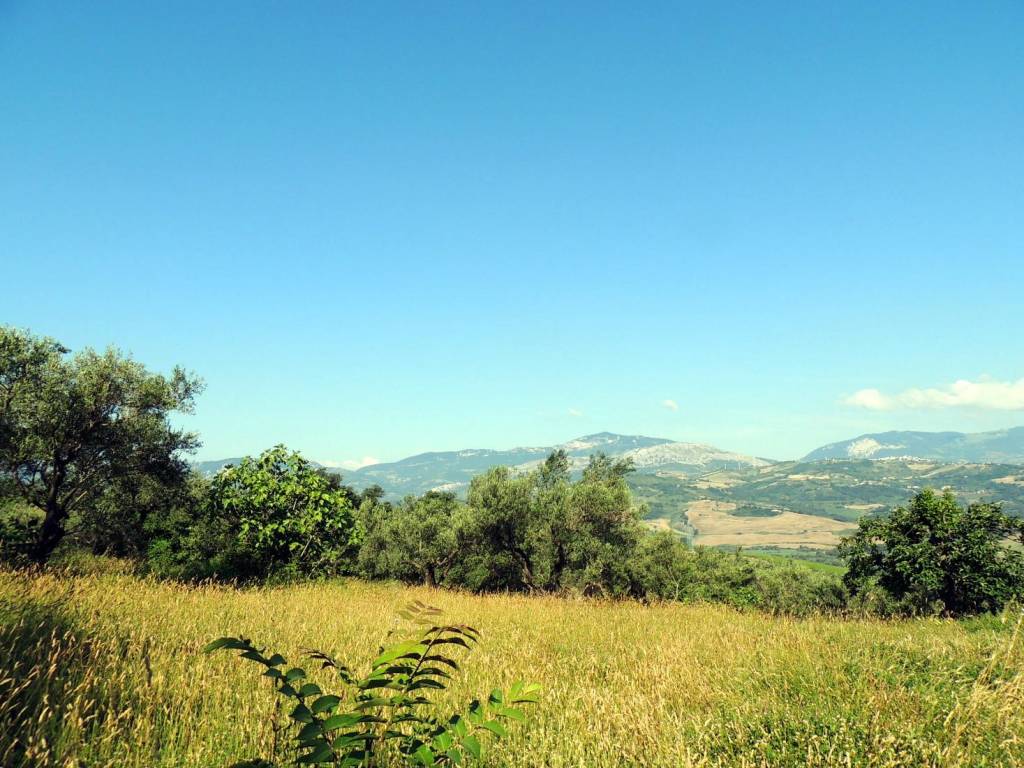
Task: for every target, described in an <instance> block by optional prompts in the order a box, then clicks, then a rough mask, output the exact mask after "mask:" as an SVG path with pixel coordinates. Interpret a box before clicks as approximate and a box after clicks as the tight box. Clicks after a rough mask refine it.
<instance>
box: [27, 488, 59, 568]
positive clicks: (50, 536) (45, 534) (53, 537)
mask: <svg viewBox="0 0 1024 768" xmlns="http://www.w3.org/2000/svg"><path fill="white" fill-rule="evenodd" d="M45 512H46V515H45V516H44V517H43V524H42V526H41V527H40V529H39V539H38V540H37V541H36V545H35V547H33V550H32V559H33V560H34V561H35V562H37V563H40V564H41V563H45V562H46V561H47V560H48V559H49V557H50V555H52V554H53V550H55V549H56V548H57V545H58V544H60V540H61V539H63V538H64V520H65V518H66V517H67V512H65V511H64V508H63V507H61V505H59V504H58V503H57V502H56V501H50V500H47V503H46V509H45Z"/></svg>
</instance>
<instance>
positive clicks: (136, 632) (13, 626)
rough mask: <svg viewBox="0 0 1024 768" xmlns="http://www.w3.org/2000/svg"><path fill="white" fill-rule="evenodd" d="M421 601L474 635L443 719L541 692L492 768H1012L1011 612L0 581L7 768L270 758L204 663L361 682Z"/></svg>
mask: <svg viewBox="0 0 1024 768" xmlns="http://www.w3.org/2000/svg"><path fill="white" fill-rule="evenodd" d="M414 598H418V599H420V600H423V601H426V602H429V603H432V604H435V605H438V606H439V607H441V608H443V609H445V610H446V611H447V612H448V614H449V616H450V617H451V618H452V619H457V620H461V621H465V622H469V623H471V624H473V625H475V626H477V627H479V628H480V629H481V630H482V631H483V635H484V641H483V644H482V646H481V647H480V648H479V650H477V651H476V652H475V653H474V654H473V655H472V656H471V657H470V658H469V659H468V660H467V663H466V664H465V670H466V672H467V675H466V677H465V679H464V680H461V681H460V682H459V684H458V685H457V686H456V687H455V689H454V690H453V691H452V692H451V698H452V700H453V701H464V700H466V699H468V698H469V697H471V696H472V695H477V694H485V693H486V692H487V691H488V690H489V689H490V688H491V687H492V686H494V685H501V684H506V685H507V684H508V683H510V682H512V681H513V680H515V679H519V678H522V679H526V680H530V681H536V682H539V683H541V684H542V685H543V686H544V694H543V700H542V704H541V705H540V706H539V707H538V708H536V709H535V710H534V711H533V712H532V713H531V716H530V719H529V720H528V722H527V723H526V724H525V725H523V726H519V727H517V728H516V729H515V730H514V731H513V734H512V736H511V738H510V740H509V741H508V742H506V743H505V744H504V746H503V747H502V749H501V751H500V752H497V751H495V752H491V753H490V755H491V756H490V758H489V759H488V760H487V763H486V764H488V765H492V766H540V765H544V766H579V767H580V768H584V767H586V768H600V767H601V766H623V765H627V766H633V765H636V766H687V765H694V766H697V765H699V766H716V765H722V766H755V765H829V766H850V765H872V766H897V765H900V766H921V765H943V766H945V765H949V766H1020V765H1024V717H1022V715H1021V713H1022V711H1024V650H1022V640H1024V638H1022V637H1021V632H1022V630H1021V626H1020V625H1021V616H1020V614H1019V613H1017V614H1008V615H1006V616H1003V617H1001V618H991V619H979V620H974V621H972V622H968V623H963V622H961V623H956V622H950V621H938V620H921V621H909V622H893V623H888V622H878V621H838V620H828V619H823V618H819V619H810V620H800V621H796V620H788V619H779V618H771V617H767V616H764V615H758V614H741V613H737V612H735V611H733V610H730V609H727V608H724V607H720V606H703V605H678V604H677V605H661V606H643V605H640V604H636V603H601V602H584V601H572V600H563V599H557V598H548V597H540V598H531V597H522V596H503V595H502V596H489V597H478V596H471V595H463V594H457V593H452V592H442V591H432V590H426V589H406V588H402V587H397V586H386V585H377V584H373V585H371V584H364V583H359V582H351V583H329V584H320V585H305V586H293V587H284V588H278V589H270V588H263V589H252V590H234V589H229V588H223V587H214V586H203V587H197V588H185V587H180V586H173V585H170V584H161V583H156V582H152V581H146V580H139V579H136V578H134V577H131V576H127V575H120V574H117V573H109V574H96V575H87V576H63V577H57V576H53V575H43V576H33V577H28V576H24V575H18V574H12V573H6V572H2V571H0V728H2V732H0V765H4V766H18V765H20V764H30V765H40V766H49V765H59V766H83V767H84V766H89V767H90V768H100V767H101V766H111V768H113V767H114V766H118V767H121V766H124V767H126V768H127V767H132V766H137V767H138V768H142V767H143V766H145V767H146V768H149V767H150V766H167V767H168V768H170V766H174V767H175V768H178V767H183V766H196V767H197V768H198V767H199V766H202V767H203V768H211V767H215V766H226V765H228V764H230V763H231V762H232V761H234V760H239V759H242V758H250V757H254V756H267V755H268V754H269V752H270V750H271V742H272V730H271V726H270V723H271V716H272V714H273V704H274V702H273V699H272V698H271V695H270V693H269V691H268V685H267V681H266V680H261V679H260V678H258V676H257V669H256V667H255V666H254V665H252V664H249V663H248V662H243V661H240V660H238V659H236V658H234V657H233V656H231V655H228V654H217V655H214V656H203V655H201V654H200V653H199V649H200V648H201V647H202V646H203V644H204V643H206V642H207V641H209V640H210V639H212V638H215V637H217V636H220V635H224V634H239V633H241V634H245V635H247V636H250V637H252V638H253V639H254V640H256V641H257V642H258V643H260V644H266V645H268V646H270V647H271V648H272V649H274V650H278V651H280V652H282V653H284V654H285V655H286V656H288V657H289V660H290V661H297V660H298V659H299V656H300V649H302V648H306V647H314V648H323V649H327V650H332V651H334V652H336V653H337V654H338V655H339V656H340V657H341V658H342V659H344V660H347V661H348V662H349V663H351V664H354V665H359V666H362V665H363V664H365V662H366V661H367V660H368V659H369V658H370V655H371V654H372V652H373V651H374V649H375V647H376V645H377V643H378V642H379V640H380V639H381V637H382V634H383V630H384V629H385V628H387V627H388V626H389V625H390V623H391V621H392V617H393V615H394V612H395V610H396V609H397V608H399V607H400V606H402V605H403V604H405V603H406V602H408V601H410V600H412V599H414ZM279 757H283V755H279Z"/></svg>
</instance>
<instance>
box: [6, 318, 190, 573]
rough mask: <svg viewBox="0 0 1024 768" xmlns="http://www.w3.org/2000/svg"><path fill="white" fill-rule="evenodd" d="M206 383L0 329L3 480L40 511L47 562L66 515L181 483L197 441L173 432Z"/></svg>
mask: <svg viewBox="0 0 1024 768" xmlns="http://www.w3.org/2000/svg"><path fill="white" fill-rule="evenodd" d="M200 390H201V382H200V381H199V380H198V379H197V378H196V377H194V376H192V375H190V374H188V373H186V372H185V371H184V370H182V369H181V368H175V369H174V371H173V372H172V373H171V375H170V376H163V375H161V374H156V373H151V372H150V371H148V370H147V369H146V368H145V367H144V366H143V365H142V364H141V363H138V362H136V361H134V360H133V359H131V358H130V357H127V356H125V355H122V354H121V353H120V352H119V351H117V350H116V349H113V348H109V349H107V351H106V352H104V353H98V352H95V351H93V350H91V349H85V350H83V351H81V352H78V353H77V354H75V355H69V354H68V350H67V349H66V348H65V347H63V346H62V345H60V344H59V343H57V342H56V341H54V340H53V339H49V338H42V337H37V336H33V335H32V334H30V333H28V332H26V331H20V330H17V329H13V328H8V327H2V328H0V476H2V477H3V478H4V479H5V484H6V485H7V487H8V488H9V490H10V491H12V492H14V493H16V494H17V495H19V496H20V497H21V498H23V499H24V500H25V501H26V502H27V503H28V504H30V505H32V506H34V507H36V508H38V509H40V510H41V511H42V513H43V517H42V521H41V524H40V525H39V526H38V529H37V531H36V532H35V535H34V537H33V541H32V543H31V546H30V555H31V557H32V559H34V560H36V561H38V562H42V561H44V560H46V559H47V558H48V557H49V556H50V555H51V554H52V553H53V551H54V549H56V547H57V545H58V544H59V543H60V542H61V540H62V539H63V538H64V535H65V532H66V525H67V521H68V518H69V516H70V515H71V514H72V513H74V512H76V511H77V510H80V509H83V508H86V507H88V506H90V505H91V504H93V503H95V501H96V500H97V499H98V498H99V497H100V496H101V495H102V494H104V493H105V492H106V491H107V489H108V488H109V486H110V485H111V483H115V482H122V481H127V480H128V479H129V478H136V479H139V478H150V479H152V480H153V481H155V482H160V483H164V484H171V485H173V484H177V483H180V482H183V481H184V478H185V477H186V476H187V472H188V466H187V464H186V462H185V461H184V460H183V459H182V457H181V454H182V452H188V451H191V450H193V449H194V448H195V447H196V446H197V445H198V441H197V439H196V437H195V435H193V434H191V433H189V432H185V431H182V430H180V429H177V428H175V427H174V426H172V425H171V422H170V416H171V414H172V413H174V412H182V413H191V412H192V408H193V404H194V398H195V397H196V395H197V394H198V393H199V391H200Z"/></svg>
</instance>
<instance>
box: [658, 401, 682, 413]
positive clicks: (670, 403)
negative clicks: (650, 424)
mask: <svg viewBox="0 0 1024 768" xmlns="http://www.w3.org/2000/svg"><path fill="white" fill-rule="evenodd" d="M661 404H662V405H663V406H665V407H666V408H668V409H669V410H670V411H678V410H679V403H677V402H676V401H675V400H662V401H661Z"/></svg>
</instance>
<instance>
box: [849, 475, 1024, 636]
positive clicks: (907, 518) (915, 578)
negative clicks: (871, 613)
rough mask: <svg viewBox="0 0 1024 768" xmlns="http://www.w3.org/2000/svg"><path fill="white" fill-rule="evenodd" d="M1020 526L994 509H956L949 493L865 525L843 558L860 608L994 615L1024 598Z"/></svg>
mask: <svg viewBox="0 0 1024 768" xmlns="http://www.w3.org/2000/svg"><path fill="white" fill-rule="evenodd" d="M1011 537H1020V538H1024V522H1022V521H1020V520H1016V519H1014V518H1011V517H1008V516H1007V515H1005V514H1003V512H1002V510H1001V509H1000V507H999V506H998V505H996V504H971V505H970V506H968V507H966V508H964V507H962V506H960V505H959V504H957V501H956V498H955V497H954V496H953V494H952V493H950V492H948V491H947V492H946V493H943V494H942V495H939V494H936V493H935V492H934V491H932V490H927V489H926V490H924V491H922V492H921V493H919V494H917V495H916V496H915V497H914V498H913V499H912V500H911V502H910V505H909V506H907V507H897V508H896V509H894V510H893V511H892V512H891V513H890V514H889V515H888V516H885V517H876V516H872V517H866V518H863V519H862V520H861V521H860V524H859V526H858V529H857V531H856V533H855V534H854V535H853V536H850V537H848V538H846V539H844V540H843V543H842V545H841V546H840V554H841V555H842V557H843V558H844V559H845V560H846V562H847V566H848V570H847V573H846V576H845V583H846V586H847V587H848V588H849V590H850V592H851V593H853V595H855V596H857V597H858V604H859V605H861V606H868V605H876V606H877V607H878V608H880V609H884V610H885V611H891V612H895V613H901V614H921V613H938V614H946V615H949V616H964V615H971V614H976V613H985V612H996V611H999V610H1001V609H1002V608H1003V607H1004V606H1005V605H1006V604H1007V603H1009V602H1011V601H1013V600H1019V599H1021V598H1022V597H1024V553H1021V552H1020V551H1018V550H1016V549H1013V548H1012V547H1010V546H1007V544H1006V541H1007V540H1008V539H1010V538H1011Z"/></svg>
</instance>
